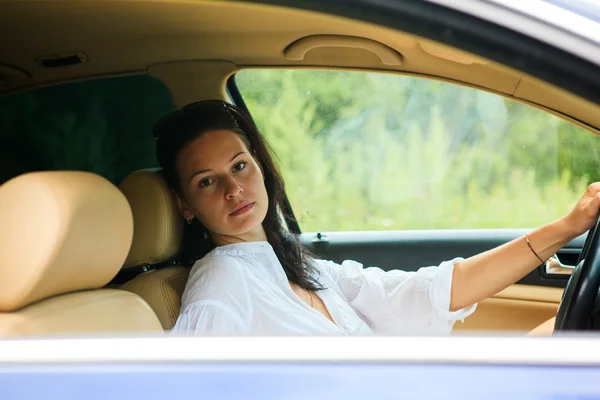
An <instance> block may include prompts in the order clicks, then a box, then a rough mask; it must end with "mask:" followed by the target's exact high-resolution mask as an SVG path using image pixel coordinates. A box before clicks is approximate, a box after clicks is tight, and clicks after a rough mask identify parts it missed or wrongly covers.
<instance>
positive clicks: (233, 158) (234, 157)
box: [229, 151, 246, 162]
mask: <svg viewBox="0 0 600 400" xmlns="http://www.w3.org/2000/svg"><path fill="white" fill-rule="evenodd" d="M244 153H246V152H245V151H240V152H239V153H237V154H236V155H235V156H233V157H232V158H231V160H229V162H232V161H233V160H235V159H236V157H237V156H239V155H240V154H244Z"/></svg>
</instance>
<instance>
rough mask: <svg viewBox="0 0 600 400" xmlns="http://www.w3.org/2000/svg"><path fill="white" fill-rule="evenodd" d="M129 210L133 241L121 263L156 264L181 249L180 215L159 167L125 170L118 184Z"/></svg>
mask: <svg viewBox="0 0 600 400" xmlns="http://www.w3.org/2000/svg"><path fill="white" fill-rule="evenodd" d="M119 188H120V189H121V191H122V192H123V193H124V194H125V197H126V198H127V200H128V201H129V205H130V206H131V210H132V212H133V227H134V231H133V242H132V244H131V249H130V251H129V255H128V256H127V261H125V267H132V266H136V265H146V264H157V263H161V262H164V261H168V260H170V259H172V258H173V257H175V256H176V255H177V253H179V250H180V249H181V240H182V238H183V218H182V217H181V215H180V214H179V210H178V208H177V202H176V200H175V195H174V194H173V192H172V191H171V189H169V187H168V186H167V183H166V182H165V180H164V179H163V177H162V174H161V172H160V170H140V171H135V172H132V173H131V174H129V175H128V176H127V177H126V178H125V179H123V181H122V182H121V184H120V185H119Z"/></svg>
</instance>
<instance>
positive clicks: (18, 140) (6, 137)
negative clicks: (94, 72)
mask: <svg viewBox="0 0 600 400" xmlns="http://www.w3.org/2000/svg"><path fill="white" fill-rule="evenodd" d="M173 107H174V105H173V103H172V100H171V95H170V93H169V91H168V90H167V88H166V87H165V86H164V85H163V84H162V83H161V82H160V81H158V80H157V79H155V78H153V77H150V76H146V75H140V76H128V77H119V78H105V79H97V80H90V81H83V82H77V83H69V84H64V85H58V86H53V87H47V88H42V89H36V90H31V91H28V92H21V93H14V94H6V95H2V96H0V128H1V129H0V183H2V182H5V181H6V180H8V179H10V178H12V177H14V176H16V175H19V174H22V173H25V172H29V171H39V170H64V169H68V170H84V171H91V172H95V173H98V174H100V175H102V176H104V177H106V178H108V179H109V180H111V181H112V182H114V183H118V182H119V181H120V180H121V179H122V178H123V177H125V175H127V174H128V173H129V172H131V171H134V170H136V169H139V168H148V167H154V166H156V165H157V161H156V159H155V149H154V142H153V137H152V126H153V124H154V122H155V121H156V120H157V119H158V118H160V117H161V116H162V115H163V114H165V113H167V112H169V111H171V110H172V109H173Z"/></svg>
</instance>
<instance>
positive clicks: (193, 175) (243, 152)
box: [188, 151, 247, 181]
mask: <svg viewBox="0 0 600 400" xmlns="http://www.w3.org/2000/svg"><path fill="white" fill-rule="evenodd" d="M246 153H247V152H246V151H240V152H239V153H237V154H236V155H235V156H233V157H232V158H231V160H229V162H232V161H233V160H235V159H236V158H237V157H239V156H240V155H242V154H246ZM210 171H212V169H210V168H208V169H203V170H200V171H196V172H194V173H193V174H192V176H190V179H188V180H190V181H191V180H192V179H194V177H195V176H196V175H200V174H205V173H207V172H210Z"/></svg>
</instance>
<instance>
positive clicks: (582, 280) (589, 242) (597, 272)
mask: <svg viewBox="0 0 600 400" xmlns="http://www.w3.org/2000/svg"><path fill="white" fill-rule="evenodd" d="M599 288H600V219H599V220H598V221H597V222H596V224H595V225H594V227H592V229H590V230H589V232H588V235H587V238H586V240H585V244H584V245H583V249H582V251H581V255H580V256H579V260H577V267H575V270H574V271H573V273H572V275H571V278H570V279H569V282H568V283H567V287H566V288H565V291H564V292H563V297H562V300H561V302H560V306H559V307H558V313H557V315H556V322H555V324H554V331H555V332H556V331H573V330H577V331H581V330H586V329H589V326H590V317H591V314H592V312H593V310H594V305H595V304H596V297H597V295H598V289H599Z"/></svg>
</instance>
